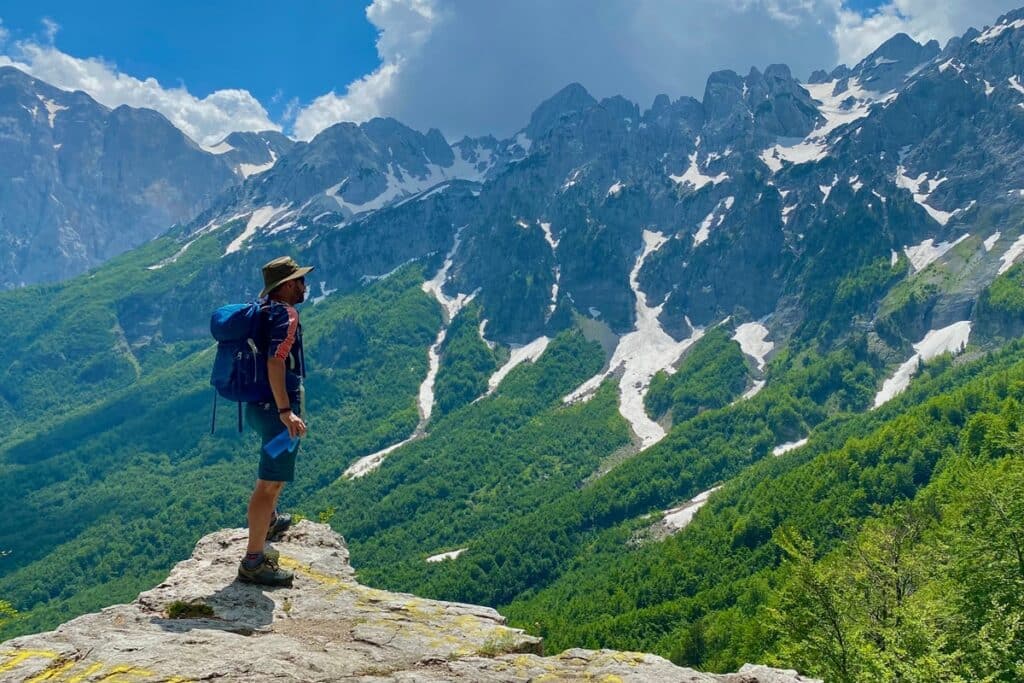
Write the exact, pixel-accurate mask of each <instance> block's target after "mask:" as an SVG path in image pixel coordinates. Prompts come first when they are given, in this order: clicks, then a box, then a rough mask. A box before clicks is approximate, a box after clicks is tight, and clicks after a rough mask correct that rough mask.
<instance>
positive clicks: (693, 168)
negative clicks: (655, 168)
mask: <svg viewBox="0 0 1024 683" xmlns="http://www.w3.org/2000/svg"><path fill="white" fill-rule="evenodd" d="M669 178H670V179H671V180H672V182H674V183H676V184H677V185H691V186H692V187H693V189H694V190H699V189H700V188H702V187H704V186H705V185H708V184H712V185H718V184H719V183H721V182H725V181H726V180H728V179H729V176H728V175H727V174H725V173H719V174H718V175H716V176H709V175H706V174H705V173H703V172H702V171H701V170H700V165H699V164H698V163H697V150H694V151H693V153H692V154H690V164H689V166H687V167H686V170H685V171H683V172H682V173H681V174H680V175H671V174H670V175H669Z"/></svg>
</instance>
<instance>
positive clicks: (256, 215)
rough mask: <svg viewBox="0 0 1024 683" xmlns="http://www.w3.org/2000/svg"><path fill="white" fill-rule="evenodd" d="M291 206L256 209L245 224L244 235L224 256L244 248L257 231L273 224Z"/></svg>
mask: <svg viewBox="0 0 1024 683" xmlns="http://www.w3.org/2000/svg"><path fill="white" fill-rule="evenodd" d="M289 206H291V204H285V205H284V206H264V207H261V208H259V209H256V210H255V211H253V212H252V215H251V216H249V222H248V223H246V224H245V230H243V231H242V234H241V235H239V236H238V237H236V238H235V239H234V240H233V241H232V242H231V244H229V245H228V248H227V249H226V250H225V251H224V256H227V255H228V254H234V253H235V252H236V251H239V250H240V249H241V248H242V245H243V244H245V243H246V242H247V241H248V240H249V238H250V237H252V236H253V235H255V234H256V231H257V230H259V229H260V228H262V227H263V226H265V225H267V224H268V223H270V222H271V220H272V219H274V218H276V217H277V216H278V214H280V213H282V212H284V210H285V209H287V208H288V207H289Z"/></svg>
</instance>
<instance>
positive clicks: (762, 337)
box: [732, 323, 775, 370]
mask: <svg viewBox="0 0 1024 683" xmlns="http://www.w3.org/2000/svg"><path fill="white" fill-rule="evenodd" d="M767 337H768V328H767V327H765V326H764V325H762V324H761V323H743V324H742V325H740V326H739V327H737V328H736V333H735V334H734V335H733V336H732V338H733V339H734V340H736V341H737V342H739V345H740V350H741V351H743V353H744V354H745V355H747V356H750V357H751V358H753V359H754V361H755V362H756V363H757V369H758V370H764V359H765V357H766V356H767V355H768V354H769V353H770V352H771V350H772V349H773V348H775V343H774V342H770V341H767Z"/></svg>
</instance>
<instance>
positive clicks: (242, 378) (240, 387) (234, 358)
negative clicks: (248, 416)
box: [210, 302, 273, 434]
mask: <svg viewBox="0 0 1024 683" xmlns="http://www.w3.org/2000/svg"><path fill="white" fill-rule="evenodd" d="M261 318H262V316H261V314H260V304H259V302H254V303H250V304H228V305H227V306H221V307H220V308H218V309H217V310H216V311H214V312H213V315H212V316H210V333H211V334H212V335H213V338H214V339H216V340H217V356H216V357H215V358H214V360H213V371H212V372H210V384H212V385H213V388H214V394H213V419H212V420H211V422H210V433H211V434H212V433H213V432H214V430H215V428H216V426H217V396H218V395H220V396H222V397H224V398H226V399H227V400H229V401H235V402H237V403H238V431H239V432H241V431H242V404H243V403H258V402H260V401H269V400H271V399H272V397H273V393H272V392H271V390H270V380H269V379H268V378H267V358H266V352H265V351H264V350H261V349H260V348H259V347H258V346H257V345H256V336H257V333H258V332H259V325H260V321H261Z"/></svg>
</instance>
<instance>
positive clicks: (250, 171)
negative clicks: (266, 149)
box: [238, 150, 277, 178]
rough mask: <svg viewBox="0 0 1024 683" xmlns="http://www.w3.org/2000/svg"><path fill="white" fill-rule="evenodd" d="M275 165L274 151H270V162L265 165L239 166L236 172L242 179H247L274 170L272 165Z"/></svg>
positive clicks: (275, 155)
mask: <svg viewBox="0 0 1024 683" xmlns="http://www.w3.org/2000/svg"><path fill="white" fill-rule="evenodd" d="M276 163H277V154H275V153H274V150H270V161H268V162H266V163H265V164H239V165H238V172H239V173H241V174H242V177H243V178H248V177H249V176H254V175H258V174H260V173H263V172H264V171H269V170H270V169H272V168H274V164H276Z"/></svg>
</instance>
